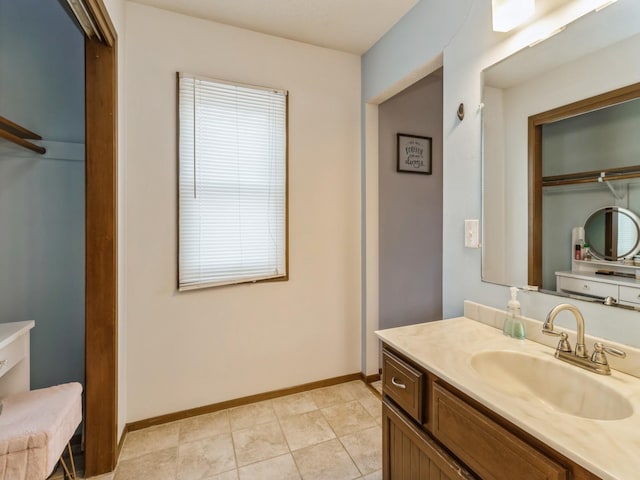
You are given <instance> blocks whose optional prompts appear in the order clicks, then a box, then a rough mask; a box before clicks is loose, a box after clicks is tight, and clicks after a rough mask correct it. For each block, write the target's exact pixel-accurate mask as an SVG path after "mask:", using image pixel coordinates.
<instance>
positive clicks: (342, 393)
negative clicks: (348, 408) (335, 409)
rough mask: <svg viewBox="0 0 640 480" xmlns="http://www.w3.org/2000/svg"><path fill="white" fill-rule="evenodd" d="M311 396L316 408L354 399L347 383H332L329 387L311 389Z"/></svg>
mask: <svg viewBox="0 0 640 480" xmlns="http://www.w3.org/2000/svg"><path fill="white" fill-rule="evenodd" d="M311 396H312V397H313V400H314V402H316V405H317V406H318V408H325V407H329V406H331V405H336V404H338V403H346V402H350V401H351V400H355V399H356V397H355V395H354V393H353V391H352V387H351V386H350V385H349V384H348V383H341V384H339V385H332V386H331V387H325V388H318V389H317V390H311Z"/></svg>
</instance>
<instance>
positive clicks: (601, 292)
mask: <svg viewBox="0 0 640 480" xmlns="http://www.w3.org/2000/svg"><path fill="white" fill-rule="evenodd" d="M557 288H558V290H563V291H565V292H573V293H578V294H580V295H592V296H594V297H602V298H605V297H613V298H615V299H616V300H617V299H618V286H617V285H612V284H610V283H602V282H594V281H592V280H581V279H579V278H567V277H561V276H558V286H557Z"/></svg>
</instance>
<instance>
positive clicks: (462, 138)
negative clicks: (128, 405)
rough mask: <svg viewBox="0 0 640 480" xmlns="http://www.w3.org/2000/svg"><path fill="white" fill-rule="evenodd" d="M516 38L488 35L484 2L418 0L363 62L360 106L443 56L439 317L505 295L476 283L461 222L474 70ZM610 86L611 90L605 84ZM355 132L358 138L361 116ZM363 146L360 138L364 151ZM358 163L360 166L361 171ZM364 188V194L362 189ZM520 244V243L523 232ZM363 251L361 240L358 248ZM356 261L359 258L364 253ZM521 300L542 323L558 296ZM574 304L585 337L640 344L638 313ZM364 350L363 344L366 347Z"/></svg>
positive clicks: (472, 162) (469, 188)
mask: <svg viewBox="0 0 640 480" xmlns="http://www.w3.org/2000/svg"><path fill="white" fill-rule="evenodd" d="M631 7H633V2H631V4H630V3H629V2H627V3H626V4H624V3H623V2H617V3H615V4H613V5H612V6H611V7H608V9H607V10H610V11H615V10H617V9H619V8H631ZM630 21H631V19H629V22H630ZM634 21H635V20H634ZM518 38H520V37H517V35H516V36H513V37H509V36H505V35H504V34H496V33H493V32H492V29H491V2H490V1H489V0H481V1H473V2H472V1H456V2H446V1H438V0H421V1H420V3H419V4H417V5H416V7H414V9H413V10H412V11H411V12H410V13H409V14H408V15H407V17H405V18H403V19H402V20H401V21H400V22H398V24H396V26H395V27H394V28H393V29H392V30H391V31H390V32H389V33H388V34H387V35H385V36H384V37H383V38H382V39H381V40H380V41H379V42H378V43H377V44H376V45H375V46H374V47H373V48H372V49H371V50H370V51H368V52H367V53H366V54H365V55H364V56H363V58H362V92H363V106H364V103H365V102H366V101H368V100H369V99H371V98H375V97H376V96H377V95H380V94H382V93H383V92H384V91H385V90H386V89H387V88H389V87H390V86H392V85H393V84H394V83H398V82H401V81H403V80H404V79H405V77H407V74H408V73H409V72H411V71H413V70H415V69H417V68H418V67H420V65H421V64H425V63H427V62H428V61H429V60H430V59H432V58H434V57H436V56H437V55H438V54H440V53H442V54H443V67H444V86H443V95H444V100H443V107H444V110H443V125H444V138H443V163H444V182H443V185H444V187H443V189H444V192H443V278H442V281H443V316H444V318H449V317H454V316H458V315H461V314H462V312H463V301H464V300H465V299H469V300H472V301H476V302H479V303H483V304H486V305H490V306H494V307H499V308H504V307H505V306H506V302H507V300H508V298H509V293H508V289H507V288H506V287H505V286H502V285H494V284H490V283H486V282H482V278H481V250H480V249H468V248H465V247H464V220H465V219H471V218H481V214H482V205H481V191H482V158H481V118H480V113H479V108H478V107H479V105H480V103H481V100H482V97H481V72H482V70H483V69H484V68H486V67H487V66H489V65H492V64H493V63H496V62H497V61H500V60H501V59H503V58H505V57H506V56H508V55H510V54H512V53H513V52H514V51H517V50H518V49H519V48H522V47H525V46H526V45H527V44H526V43H520V44H519V43H518ZM627 62H628V61H627ZM612 64H614V62H612ZM607 68H608V67H607ZM603 71H607V69H606V68H605V69H603ZM614 80H615V79H611V81H610V82H603V81H602V79H600V80H593V79H591V78H582V79H581V81H583V82H591V83H594V82H596V83H598V85H593V87H594V88H603V86H605V85H608V84H609V83H612V82H613V81H614ZM636 81H638V80H636ZM628 83H633V82H632V81H629V82H628ZM589 86H590V87H591V86H592V85H591V84H590V85H589ZM612 88H615V86H611V87H610V89H612ZM460 103H464V104H465V107H466V112H467V113H466V117H465V119H464V121H462V122H460V121H458V119H457V118H456V110H457V106H458V105H459V104H460ZM564 103H569V102H568V101H565V102H564ZM363 108H364V107H363ZM362 131H363V137H364V136H365V133H366V125H365V124H364V115H363V130H362ZM364 146H365V143H364V141H363V152H364V151H365V149H364ZM363 155H364V153H363ZM365 165H366V163H365V162H364V161H363V169H364V166H365ZM363 173H366V172H364V171H363ZM523 175H525V173H523ZM363 178H365V177H364V175H363ZM523 178H525V177H523ZM525 185H526V183H523V184H522V186H518V185H516V184H514V185H509V186H508V187H507V189H510V192H507V193H508V194H510V195H519V196H520V197H522V196H523V198H525V199H526V195H527V193H526V186H525ZM363 191H364V192H365V193H366V185H365V186H364V188H363ZM520 197H519V198H520ZM363 199H364V197H363ZM525 201H526V200H525ZM363 204H364V202H363ZM365 218H366V212H365ZM364 228H366V226H365V227H364ZM364 231H366V230H364ZM519 241H522V242H525V243H526V241H527V238H526V235H524V236H523V237H522V238H521V239H519ZM366 247H367V246H366V243H365V245H364V248H365V249H366ZM363 259H366V250H365V253H364V254H363ZM522 297H523V298H522V299H521V303H522V307H523V312H524V313H525V314H526V315H528V316H531V317H533V318H537V319H544V316H545V315H546V313H547V312H548V311H549V310H550V308H552V307H553V306H554V305H556V304H557V303H559V299H558V297H556V296H552V295H546V294H543V293H531V294H526V295H523V296H522ZM577 303H579V305H580V308H581V309H582V310H583V313H584V314H585V318H586V319H587V323H588V325H587V329H588V333H590V334H593V335H597V336H603V337H605V338H610V339H613V340H617V341H622V342H624V343H631V344H634V345H640V314H638V313H637V312H629V311H625V310H622V309H615V308H610V307H604V306H598V305H592V304H587V303H584V302H577ZM364 305H366V300H365V303H364ZM365 315H366V312H365ZM569 320H570V319H569V318H567V320H566V322H565V320H564V319H561V321H560V322H559V323H560V324H562V325H563V326H568V327H572V325H571V322H570V321H569ZM368 348H370V347H369V346H368V345H367V349H368Z"/></svg>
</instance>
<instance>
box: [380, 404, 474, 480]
mask: <svg viewBox="0 0 640 480" xmlns="http://www.w3.org/2000/svg"><path fill="white" fill-rule="evenodd" d="M382 452H383V453H382V455H383V465H384V472H383V478H385V479H386V480H477V478H476V477H474V476H473V475H471V474H470V473H469V472H467V471H466V470H465V469H464V468H463V467H462V466H461V465H459V464H458V463H457V462H456V461H455V460H454V459H453V457H451V456H450V455H449V454H448V453H446V452H445V451H444V450H443V449H442V448H441V447H440V446H438V444H436V443H435V441H434V440H433V439H431V438H430V437H429V436H428V435H427V434H425V433H424V432H422V431H420V430H419V429H418V428H417V427H415V426H414V425H413V423H411V422H410V421H407V420H406V419H405V418H403V414H402V413H401V412H400V411H399V410H397V409H396V407H394V406H393V405H391V404H390V403H388V402H387V401H383V403H382Z"/></svg>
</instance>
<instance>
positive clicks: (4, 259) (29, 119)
mask: <svg viewBox="0 0 640 480" xmlns="http://www.w3.org/2000/svg"><path fill="white" fill-rule="evenodd" d="M0 115H2V116H5V117H7V118H9V119H11V120H13V121H15V122H16V123H18V124H21V125H23V126H25V127H27V128H28V129H30V130H33V131H35V132H36V133H38V134H40V135H41V136H42V137H43V140H45V141H49V142H56V143H52V144H51V145H52V148H51V149H50V152H53V151H54V150H57V151H58V152H60V153H59V154H49V155H47V158H43V157H41V156H39V155H36V154H31V153H29V152H27V151H26V150H24V149H21V148H20V147H17V146H14V145H13V144H10V143H8V142H6V141H5V140H0V322H13V321H20V320H27V319H33V320H35V322H36V324H35V328H34V329H33V330H32V333H31V386H32V388H39V387H44V386H48V385H52V384H57V383H62V382H68V381H83V380H84V162H83V161H82V159H81V158H78V155H68V154H66V153H65V152H73V151H77V150H79V149H80V151H82V148H81V145H80V146H79V145H78V144H82V143H84V39H83V36H82V34H81V33H80V31H79V30H78V28H77V27H76V26H75V24H74V23H73V21H72V20H71V19H70V18H69V17H68V15H67V13H66V12H65V11H64V10H63V8H62V6H61V4H60V3H59V2H58V1H57V0H19V1H16V0H0ZM79 147H80V148H79Z"/></svg>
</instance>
